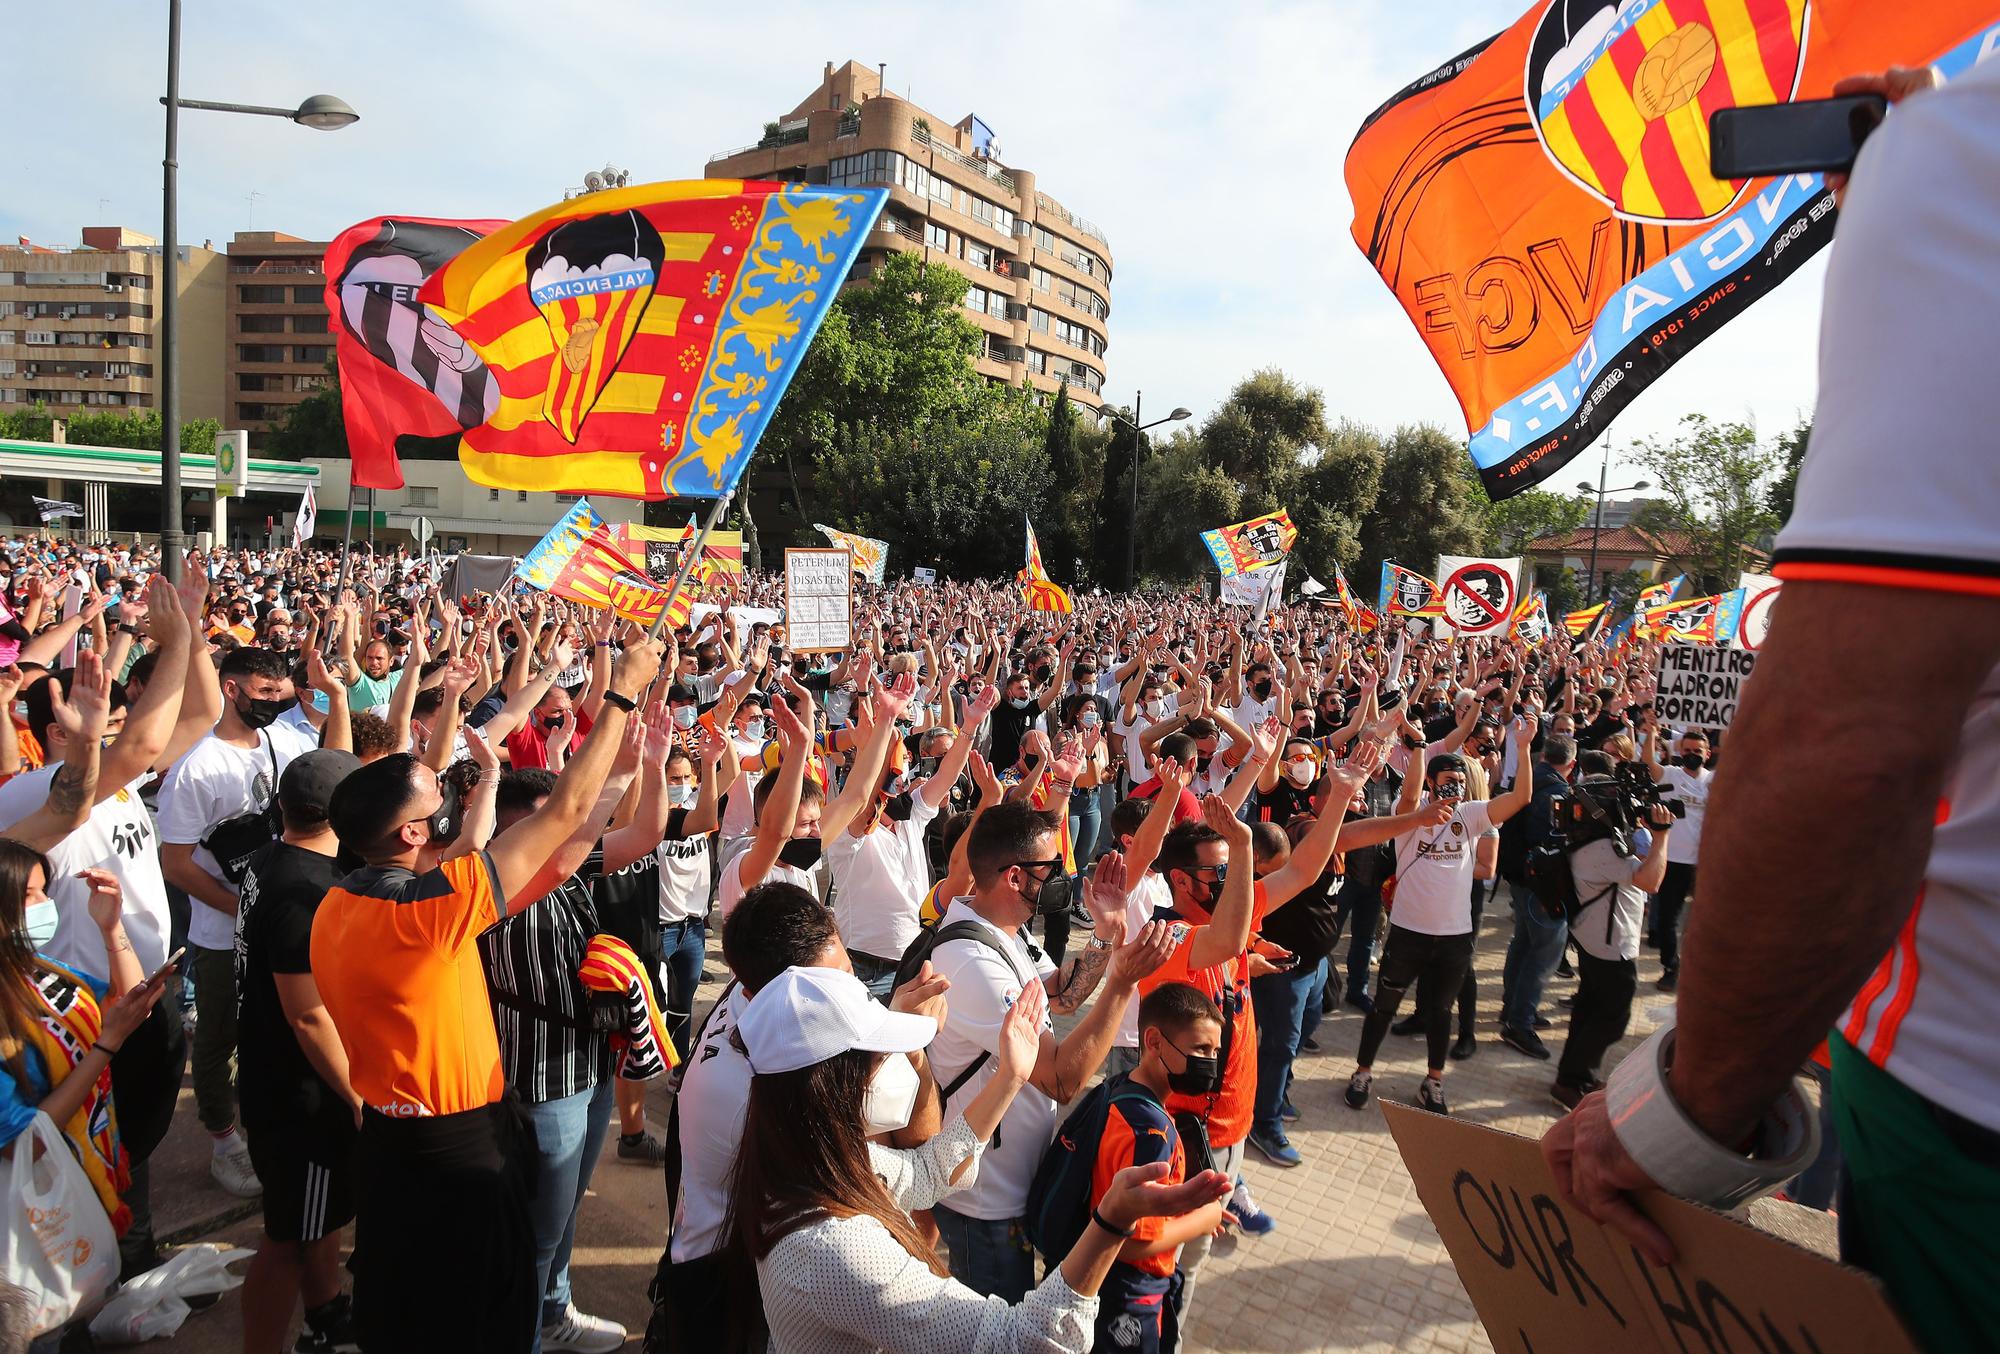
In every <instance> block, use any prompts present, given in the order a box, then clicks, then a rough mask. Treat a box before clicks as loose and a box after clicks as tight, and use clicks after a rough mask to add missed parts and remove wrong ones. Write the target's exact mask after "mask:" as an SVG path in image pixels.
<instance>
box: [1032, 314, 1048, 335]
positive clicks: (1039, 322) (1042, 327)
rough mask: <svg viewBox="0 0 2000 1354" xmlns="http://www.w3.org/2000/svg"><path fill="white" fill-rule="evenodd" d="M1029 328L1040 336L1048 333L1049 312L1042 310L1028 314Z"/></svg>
mask: <svg viewBox="0 0 2000 1354" xmlns="http://www.w3.org/2000/svg"><path fill="white" fill-rule="evenodd" d="M1028 328H1030V329H1032V330H1034V331H1035V332H1036V333H1038V334H1046V333H1048V332H1049V312H1047V311H1046V310H1041V309H1032V310H1030V311H1029V312H1028Z"/></svg>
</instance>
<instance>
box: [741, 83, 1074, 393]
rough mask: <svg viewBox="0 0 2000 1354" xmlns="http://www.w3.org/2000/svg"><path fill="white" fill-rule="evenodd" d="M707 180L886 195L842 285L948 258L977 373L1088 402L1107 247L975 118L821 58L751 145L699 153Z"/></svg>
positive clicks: (945, 260)
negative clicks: (948, 114) (783, 182)
mask: <svg viewBox="0 0 2000 1354" xmlns="http://www.w3.org/2000/svg"><path fill="white" fill-rule="evenodd" d="M707 172H708V177H710V178H727V179H787V180H791V181H793V182H800V183H830V184H857V185H858V184H879V185H884V186H886V187H888V188H889V189H890V190H891V192H890V201H889V203H888V205H887V206H885V207H884V208H883V210H882V215H881V217H880V219H879V220H878V221H877V222H876V226H875V230H874V233H873V234H872V235H871V236H870V237H869V239H868V242H867V246H866V248H865V249H864V250H863V252H862V254H861V257H860V260H859V262H857V264H856V265H855V270H854V272H853V273H852V274H850V276H849V279H848V280H849V281H850V282H853V281H859V280H862V279H864V278H866V277H867V276H868V274H869V273H870V272H872V271H873V269H874V268H875V266H876V265H877V264H878V263H879V262H880V261H881V259H882V258H883V257H884V256H885V254H886V253H887V252H888V251H890V250H899V251H910V252H916V253H920V254H922V255H923V256H924V258H925V259H927V260H935V261H939V262H944V263H948V264H950V265H951V266H952V267H953V268H956V269H957V270H958V271H960V272H962V273H964V274H965V275H966V276H967V277H968V278H969V279H970V280H971V288H970V290H969V291H968V292H967V295H966V302H965V304H966V308H967V309H968V310H969V311H970V312H971V319H972V321H973V323H974V324H976V325H977V326H978V327H979V328H980V330H981V331H982V332H983V333H984V335H985V347H984V349H983V350H982V351H981V353H980V355H979V357H978V358H977V359H976V361H975V365H976V367H977V368H978V370H979V371H980V372H981V373H982V374H984V375H986V376H989V377H992V378H993V379H995V380H1004V381H1007V382H1009V383H1010V384H1015V385H1018V384H1020V383H1021V382H1022V381H1023V379H1025V380H1026V381H1027V383H1028V384H1029V385H1031V386H1033V387H1034V388H1036V389H1038V390H1041V391H1044V392H1052V391H1054V390H1055V389H1056V387H1057V386H1058V385H1059V384H1062V383H1068V385H1069V386H1070V398H1071V399H1073V400H1075V401H1077V402H1078V403H1080V404H1082V405H1084V406H1085V407H1087V408H1096V407H1097V405H1098V404H1099V403H1100V402H1101V395H1100V392H1101V391H1102V389H1103V387H1104V371H1105V368H1104V349H1105V345H1106V342H1107V340H1108V337H1109V332H1108V329H1107V326H1106V320H1107V318H1108V317H1109V315H1110V313H1111V246H1110V244H1109V243H1108V242H1106V240H1105V238H1104V233H1103V232H1102V231H1100V230H1098V228H1097V227H1095V226H1093V225H1091V224H1090V222H1088V221H1086V220H1084V219H1083V218H1082V217H1081V216H1078V215H1076V214H1075V213H1073V212H1071V211H1070V210H1068V209H1067V208H1065V207H1064V206H1063V205H1062V204H1061V203H1059V202H1057V201H1056V200H1055V199H1054V198H1052V197H1050V196H1049V195H1048V194H1046V193H1043V192H1041V191H1039V190H1038V189H1037V187H1036V184H1035V176H1034V174H1033V173H1032V172H1030V171H1028V170H1025V169H1021V168H1019V167H1018V166H1013V165H1009V164H1006V163H1003V161H1002V160H1001V157H1000V144H999V141H998V140H997V139H996V138H995V137H994V135H993V132H992V129H991V128H989V127H988V126H987V125H986V124H985V123H984V122H982V121H981V120H980V119H979V118H977V117H974V116H967V117H966V118H964V119H962V120H961V121H960V122H958V123H957V124H956V125H947V124H945V123H944V122H943V121H942V120H941V119H937V118H934V117H932V116H931V115H930V114H929V113H927V112H926V111H925V110H924V109H922V108H919V107H917V106H916V105H915V104H913V103H910V102H908V101H907V100H904V99H900V98H897V97H896V96H895V95H894V94H891V93H889V92H887V91H885V90H884V89H883V88H882V81H881V78H880V76H879V74H878V73H877V72H876V71H874V70H871V69H869V68H868V67H865V66H859V65H856V64H855V63H854V62H851V61H850V62H848V63H847V64H846V65H844V66H841V67H840V68H838V69H835V68H834V65H833V63H832V62H828V63H827V65H826V70H825V72H824V74H823V75H822V76H821V79H820V85H819V88H818V89H816V90H814V91H813V92H812V93H811V94H810V95H808V96H807V97H806V99H805V100H804V102H802V103H800V104H799V106H798V107H796V108H794V109H792V110H791V111H790V112H789V113H786V114H785V115H784V116H782V117H780V118H778V119H777V120H776V121H774V122H770V123H767V124H765V128H764V136H763V139H762V140H760V141H758V142H757V144H756V145H754V146H745V147H743V148H742V149H740V150H732V151H724V152H722V153H720V154H718V155H716V156H714V157H712V158H711V159H710V160H709V162H708V171H707Z"/></svg>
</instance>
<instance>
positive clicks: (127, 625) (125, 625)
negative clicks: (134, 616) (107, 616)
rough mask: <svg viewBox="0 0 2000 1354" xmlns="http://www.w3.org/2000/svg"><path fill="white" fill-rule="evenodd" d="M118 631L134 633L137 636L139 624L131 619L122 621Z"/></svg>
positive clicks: (126, 633)
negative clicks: (135, 623)
mask: <svg viewBox="0 0 2000 1354" xmlns="http://www.w3.org/2000/svg"><path fill="white" fill-rule="evenodd" d="M118 633H119V634H121V635H132V636H134V637H135V638H136V637H137V636H138V635H139V633H140V630H139V627H138V626H136V625H134V624H132V623H131V622H130V621H120V622H118Z"/></svg>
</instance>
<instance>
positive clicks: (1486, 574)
mask: <svg viewBox="0 0 2000 1354" xmlns="http://www.w3.org/2000/svg"><path fill="white" fill-rule="evenodd" d="M1437 576H1438V578H1439V579H1441V580H1442V584H1441V591H1442V592H1443V594H1444V618H1445V619H1446V620H1447V621H1449V622H1451V625H1452V628H1453V629H1455V630H1457V631H1458V633H1459V634H1461V635H1491V634H1503V633H1505V631H1506V629H1507V627H1508V625H1509V624H1510V623H1511V622H1512V621H1513V619H1514V605H1515V602H1516V601H1517V599H1518V594H1519V592H1520V588H1519V585H1518V582H1517V580H1518V579H1519V578H1520V576H1521V559H1520V556H1518V555H1516V556H1514V557H1512V558H1510V559H1480V558H1477V557H1474V556H1469V555H1440V556H1438V567H1437Z"/></svg>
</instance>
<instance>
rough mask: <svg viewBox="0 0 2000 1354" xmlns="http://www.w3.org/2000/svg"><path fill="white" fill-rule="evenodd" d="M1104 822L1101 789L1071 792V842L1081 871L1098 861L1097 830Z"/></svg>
mask: <svg viewBox="0 0 2000 1354" xmlns="http://www.w3.org/2000/svg"><path fill="white" fill-rule="evenodd" d="M1103 821H1104V794H1103V790H1102V788H1101V787H1098V786H1093V787H1091V788H1090V789H1088V790H1071V791H1070V792H1069V841H1070V848H1071V851H1072V853H1073V856H1074V858H1075V860H1076V867H1077V868H1078V869H1079V870H1082V869H1087V868H1088V867H1089V865H1090V862H1091V861H1093V860H1095V859H1097V830H1098V828H1099V827H1100V826H1101V825H1102V823H1103Z"/></svg>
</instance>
